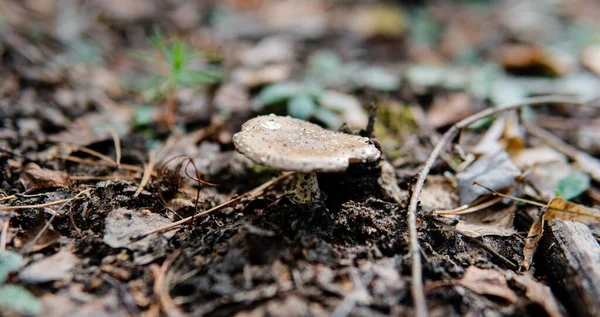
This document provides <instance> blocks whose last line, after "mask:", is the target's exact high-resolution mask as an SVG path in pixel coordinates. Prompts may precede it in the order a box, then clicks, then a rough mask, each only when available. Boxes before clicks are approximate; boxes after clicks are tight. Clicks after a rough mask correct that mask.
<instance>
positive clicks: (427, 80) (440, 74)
mask: <svg viewBox="0 0 600 317" xmlns="http://www.w3.org/2000/svg"><path fill="white" fill-rule="evenodd" d="M445 72H446V69H444V68H441V67H435V66H425V65H414V66H411V67H410V68H409V69H408V70H407V71H406V74H405V76H406V79H407V80H408V81H409V82H411V83H413V84H417V85H421V86H426V87H429V86H437V85H440V84H441V83H442V81H443V80H444V75H445Z"/></svg>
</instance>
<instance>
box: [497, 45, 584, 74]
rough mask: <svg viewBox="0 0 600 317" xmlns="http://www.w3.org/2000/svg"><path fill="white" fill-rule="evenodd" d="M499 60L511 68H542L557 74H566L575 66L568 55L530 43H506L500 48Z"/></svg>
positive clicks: (532, 69) (526, 69)
mask: <svg viewBox="0 0 600 317" xmlns="http://www.w3.org/2000/svg"><path fill="white" fill-rule="evenodd" d="M498 60H499V62H500V63H501V64H502V65H504V67H506V68H507V69H510V70H514V71H535V70H536V69H542V70H543V71H546V72H548V73H550V74H552V75H555V76H562V75H565V74H567V73H568V72H570V71H571V70H572V69H573V67H574V61H572V60H571V59H570V58H568V57H567V56H566V55H558V54H556V53H554V52H551V51H550V50H548V49H546V48H544V47H542V46H539V45H529V44H511V45H505V46H504V47H502V48H501V49H500V50H499V55H498Z"/></svg>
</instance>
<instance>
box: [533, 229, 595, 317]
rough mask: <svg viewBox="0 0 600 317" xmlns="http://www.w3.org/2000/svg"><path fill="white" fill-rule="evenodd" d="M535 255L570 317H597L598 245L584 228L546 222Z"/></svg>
mask: <svg viewBox="0 0 600 317" xmlns="http://www.w3.org/2000/svg"><path fill="white" fill-rule="evenodd" d="M537 254H538V259H537V263H538V265H541V266H542V269H543V270H544V271H545V272H546V274H547V276H548V281H549V283H550V286H551V288H552V292H554V294H555V295H556V296H557V298H558V299H559V300H560V301H562V303H563V304H564V305H565V307H566V308H567V310H568V311H569V313H570V314H571V315H573V316H590V317H591V316H600V300H598V299H599V298H600V246H599V245H598V242H597V241H596V239H594V237H593V236H592V233H591V232H590V230H589V228H588V227H587V226H586V225H584V224H582V223H580V222H573V221H564V220H561V219H555V220H551V221H549V222H548V226H547V227H546V230H545V232H544V236H543V238H542V240H541V241H540V248H539V249H538V252H537Z"/></svg>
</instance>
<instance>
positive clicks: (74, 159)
mask: <svg viewBox="0 0 600 317" xmlns="http://www.w3.org/2000/svg"><path fill="white" fill-rule="evenodd" d="M52 157H53V158H57V159H61V160H65V161H71V162H76V163H82V164H90V165H96V166H108V167H115V165H114V163H112V164H111V163H108V162H103V161H94V160H90V159H85V158H80V157H76V156H72V155H62V154H52ZM121 169H125V170H128V171H132V172H137V173H143V172H144V168H142V167H139V166H135V165H129V164H121ZM153 175H154V173H153Z"/></svg>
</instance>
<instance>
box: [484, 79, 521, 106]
mask: <svg viewBox="0 0 600 317" xmlns="http://www.w3.org/2000/svg"><path fill="white" fill-rule="evenodd" d="M526 97H527V90H526V89H525V88H524V87H523V86H521V85H519V84H518V83H516V82H514V81H511V80H509V79H506V78H503V79H499V80H496V81H495V82H494V84H493V85H492V87H491V89H490V100H491V101H492V103H493V104H494V105H495V106H496V107H504V106H507V105H510V104H513V103H516V102H519V101H521V100H523V99H525V98H526Z"/></svg>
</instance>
